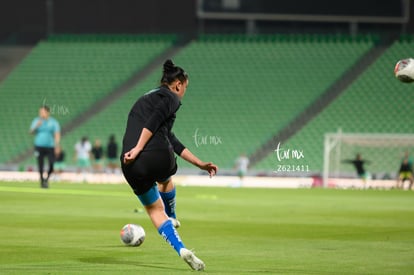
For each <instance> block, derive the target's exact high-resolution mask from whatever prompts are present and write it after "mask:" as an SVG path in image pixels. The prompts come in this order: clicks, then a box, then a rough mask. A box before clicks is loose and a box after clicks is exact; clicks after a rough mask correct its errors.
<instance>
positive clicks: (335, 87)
mask: <svg viewBox="0 0 414 275" xmlns="http://www.w3.org/2000/svg"><path fill="white" fill-rule="evenodd" d="M390 45H391V41H387V42H386V43H381V44H378V45H376V46H374V47H372V48H371V49H370V50H369V51H368V52H367V53H366V54H365V55H363V56H362V57H361V58H360V59H359V60H358V61H357V62H356V63H355V64H354V65H353V66H352V67H351V68H349V69H348V70H347V71H346V72H345V73H344V74H343V76H342V77H341V78H340V79H338V80H337V81H336V82H334V83H333V84H332V85H331V86H330V87H329V88H328V89H327V90H326V91H325V92H324V93H323V94H322V95H321V96H320V97H318V98H317V99H316V100H315V101H314V102H313V103H312V104H310V105H309V107H308V108H306V109H305V110H303V112H301V113H300V114H299V115H298V116H297V117H295V118H294V119H293V120H292V121H291V122H290V123H288V125H287V126H286V127H284V128H283V129H281V130H280V131H279V132H278V133H277V134H276V135H274V136H272V137H271V138H270V139H269V140H268V141H267V142H266V143H265V144H264V145H263V146H262V147H261V148H259V149H258V150H257V151H256V152H254V153H253V154H252V155H250V160H251V166H255V165H256V164H257V163H259V162H260V161H261V160H263V159H264V158H266V157H268V155H269V152H273V151H274V150H275V148H276V147H277V145H278V143H279V142H281V143H283V142H284V141H286V140H288V139H289V138H290V137H292V136H293V135H295V133H297V132H298V131H299V130H300V129H301V128H302V127H304V126H305V125H306V124H307V123H308V122H309V121H311V120H312V119H313V118H314V117H316V116H317V115H318V114H319V113H320V112H321V111H322V110H323V109H324V108H326V107H327V106H328V105H329V104H331V103H332V102H333V101H334V100H335V99H336V98H337V97H338V96H340V94H341V93H342V92H344V91H345V90H346V88H347V87H348V86H349V85H350V84H352V83H353V82H354V81H355V80H356V79H357V78H358V77H359V76H360V74H361V73H363V72H364V71H365V70H366V69H367V68H368V67H369V66H370V65H371V64H372V63H373V62H375V60H377V59H378V57H380V56H381V55H382V54H384V52H386V51H387V49H388V48H389V47H390Z"/></svg>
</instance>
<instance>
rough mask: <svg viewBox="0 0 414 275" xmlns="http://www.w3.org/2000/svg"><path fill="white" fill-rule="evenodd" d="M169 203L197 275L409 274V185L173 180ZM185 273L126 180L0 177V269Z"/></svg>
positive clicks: (413, 241)
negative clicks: (199, 268)
mask: <svg viewBox="0 0 414 275" xmlns="http://www.w3.org/2000/svg"><path fill="white" fill-rule="evenodd" d="M177 203H178V204H177V212H178V218H179V219H180V221H181V225H182V227H181V228H179V229H178V231H179V233H180V235H181V237H182V239H183V241H184V243H185V244H186V246H187V247H188V248H190V249H194V250H195V251H196V254H197V255H198V256H199V257H200V258H201V259H203V260H204V262H205V264H206V270H205V271H204V273H205V274H414V192H409V191H400V190H391V191H380V190H325V189H292V190H290V189H248V188H217V187H178V188H177ZM126 223H137V224H140V225H142V226H143V227H144V228H145V230H146V234H147V236H146V239H145V242H144V243H143V244H142V246H140V247H126V246H124V245H123V244H122V243H121V241H120V239H119V231H120V229H121V228H122V226H123V225H124V224H126ZM191 272H194V271H192V270H191V269H190V268H189V267H188V266H187V265H186V264H185V263H184V262H183V261H182V260H181V259H180V258H179V257H178V256H177V254H176V253H175V251H174V250H173V249H172V248H170V247H169V245H168V244H167V243H166V242H165V241H164V240H163V239H162V238H161V237H160V236H159V235H158V233H157V231H156V230H155V228H153V227H152V224H151V222H150V220H149V219H148V217H147V216H146V214H145V213H144V212H143V209H142V206H140V204H139V202H138V200H137V199H136V198H135V197H134V195H133V194H132V192H131V191H130V189H129V187H128V186H127V185H93V184H68V183H52V184H51V188H50V189H48V190H43V189H40V188H39V187H38V183H30V182H23V183H21V182H7V183H5V182H2V183H0V274H185V273H191Z"/></svg>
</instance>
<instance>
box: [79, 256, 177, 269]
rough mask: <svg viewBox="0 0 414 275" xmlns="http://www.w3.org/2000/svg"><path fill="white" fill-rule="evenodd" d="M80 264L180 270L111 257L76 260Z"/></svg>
mask: <svg viewBox="0 0 414 275" xmlns="http://www.w3.org/2000/svg"><path fill="white" fill-rule="evenodd" d="M78 260H79V261H80V262H82V263H90V264H105V265H108V264H113V265H123V266H126V265H130V266H136V267H149V268H157V269H165V270H171V269H175V270H182V269H181V268H172V267H170V266H166V265H165V262H159V263H157V262H152V263H151V264H148V263H143V262H140V261H138V260H137V261H134V262H131V261H124V260H121V259H116V258H111V257H90V258H79V259H78Z"/></svg>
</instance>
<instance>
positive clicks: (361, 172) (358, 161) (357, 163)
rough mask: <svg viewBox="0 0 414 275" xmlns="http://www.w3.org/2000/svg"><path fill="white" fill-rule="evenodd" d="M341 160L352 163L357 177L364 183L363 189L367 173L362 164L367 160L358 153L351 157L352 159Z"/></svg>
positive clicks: (367, 176)
mask: <svg viewBox="0 0 414 275" xmlns="http://www.w3.org/2000/svg"><path fill="white" fill-rule="evenodd" d="M343 162H345V163H351V164H352V165H354V167H355V170H356V173H357V175H358V177H359V178H360V179H362V182H363V184H364V186H363V187H364V189H365V187H366V183H367V180H368V178H369V173H368V172H367V171H366V170H365V167H364V164H367V163H369V161H367V160H363V159H362V156H361V154H360V153H358V154H357V155H356V156H355V159H353V160H344V161H343Z"/></svg>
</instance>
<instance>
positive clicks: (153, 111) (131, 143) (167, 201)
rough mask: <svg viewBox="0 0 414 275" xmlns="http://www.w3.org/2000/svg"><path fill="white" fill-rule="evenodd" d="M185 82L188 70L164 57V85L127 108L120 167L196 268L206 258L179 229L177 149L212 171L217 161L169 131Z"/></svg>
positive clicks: (155, 221) (165, 235)
mask: <svg viewBox="0 0 414 275" xmlns="http://www.w3.org/2000/svg"><path fill="white" fill-rule="evenodd" d="M187 86H188V75H187V73H186V72H185V71H184V70H183V69H182V68H181V67H178V66H175V65H174V63H173V62H172V61H171V60H167V61H165V63H164V67H163V75H162V78H161V86H160V87H159V88H156V89H154V90H151V91H149V92H148V93H146V94H145V95H143V96H142V97H141V98H139V99H138V100H137V101H136V102H135V104H134V105H133V106H132V109H131V111H130V112H129V115H128V121H127V126H126V130H125V134H124V138H123V148H122V154H121V167H122V172H123V174H124V176H125V179H126V180H127V181H128V183H129V185H130V186H131V188H132V190H133V191H134V193H135V194H136V195H137V196H138V198H139V200H140V201H141V203H142V204H143V205H144V207H145V209H146V211H147V213H148V215H149V217H150V218H151V221H152V223H153V224H154V226H155V227H156V228H157V229H158V232H159V234H160V235H161V236H162V237H163V238H164V239H165V240H166V241H167V242H168V243H169V244H170V245H171V246H172V247H173V248H174V249H175V251H176V252H177V253H178V255H179V256H180V257H181V258H182V259H183V260H184V261H185V262H186V263H187V264H189V265H190V267H191V268H192V269H194V270H204V267H205V265H204V263H203V261H201V260H200V259H199V258H197V257H196V256H195V255H194V253H193V252H192V251H190V250H188V249H186V248H185V246H184V244H183V242H182V241H181V239H180V236H179V235H178V232H177V231H176V229H175V227H178V226H179V223H178V221H177V220H176V216H175V186H174V183H173V182H172V180H171V176H172V175H174V174H175V172H176V171H177V163H176V159H175V156H174V152H175V153H176V154H177V155H179V156H180V157H181V158H183V159H184V160H186V161H188V162H189V163H191V164H193V165H195V166H197V167H199V168H200V169H202V170H205V171H207V172H208V173H209V175H210V177H212V176H214V175H215V174H216V172H217V166H216V165H214V164H213V163H211V162H203V161H201V160H200V159H198V158H197V157H196V156H195V155H193V154H192V153H191V152H190V151H189V150H188V149H187V148H186V147H185V146H184V145H183V144H182V143H181V142H180V141H179V140H178V139H177V138H176V137H175V135H174V133H173V132H172V131H171V129H172V127H173V124H174V120H175V114H176V112H177V111H178V109H179V107H180V105H181V102H180V100H181V99H182V98H183V96H184V94H185V92H186V89H187ZM157 186H158V187H157Z"/></svg>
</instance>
